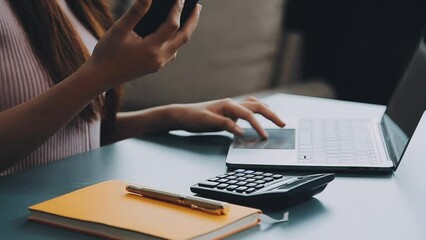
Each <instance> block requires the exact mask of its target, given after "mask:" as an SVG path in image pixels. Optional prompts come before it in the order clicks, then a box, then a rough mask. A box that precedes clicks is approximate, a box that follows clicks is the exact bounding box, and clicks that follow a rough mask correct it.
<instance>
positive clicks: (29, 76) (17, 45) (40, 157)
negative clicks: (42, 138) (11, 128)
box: [0, 0, 100, 176]
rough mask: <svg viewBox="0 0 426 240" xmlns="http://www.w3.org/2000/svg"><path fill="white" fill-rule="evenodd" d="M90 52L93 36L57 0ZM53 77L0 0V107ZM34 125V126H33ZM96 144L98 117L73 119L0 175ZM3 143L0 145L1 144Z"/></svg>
mask: <svg viewBox="0 0 426 240" xmlns="http://www.w3.org/2000/svg"><path fill="white" fill-rule="evenodd" d="M58 3H59V4H60V5H61V7H62V9H63V11H64V12H65V14H66V15H67V16H68V18H69V19H70V21H71V23H72V24H73V26H74V27H75V29H76V31H77V32H78V33H79V34H80V36H81V37H82V40H83V42H84V43H85V44H86V46H87V48H88V49H89V51H90V52H92V51H93V48H94V46H95V45H96V42H97V40H96V39H95V37H93V35H91V34H90V33H89V31H87V30H86V29H85V28H84V27H83V25H82V24H80V23H79V22H78V20H77V19H76V18H75V17H74V16H73V15H72V14H71V11H70V10H69V9H68V7H67V6H66V4H65V2H64V0H60V1H58ZM53 85H54V84H53V81H52V80H51V79H50V77H49V75H48V73H47V71H46V70H45V69H44V68H43V66H42V65H41V63H40V62H39V60H38V58H37V56H36V55H35V53H34V52H33V50H32V48H31V44H30V42H29V39H28V37H27V36H26V33H25V31H24V30H23V28H22V26H21V25H20V23H19V20H18V19H17V18H16V17H15V15H14V12H13V10H12V9H11V7H10V6H9V3H8V1H7V0H0V111H4V110H6V109H8V108H11V107H14V106H16V105H19V104H21V103H23V102H26V101H28V100H30V99H32V98H34V97H36V96H37V95H40V94H41V93H43V92H45V91H46V90H48V89H49V88H50V87H52V86H53ZM36 127H37V126H34V128H36ZM99 146H100V120H96V121H92V122H91V123H87V122H85V121H82V120H78V119H76V120H73V121H71V122H70V123H69V124H67V125H66V126H65V127H63V128H62V129H60V130H59V131H58V132H56V134H54V135H53V136H52V137H51V138H50V139H48V140H47V141H46V142H45V143H44V144H43V145H42V146H40V147H39V148H38V149H36V150H35V151H34V152H32V153H30V154H29V155H28V156H26V157H25V158H24V159H23V160H21V161H20V162H17V163H16V164H15V165H14V166H12V167H10V168H9V169H7V170H6V171H4V172H0V176H3V175H7V174H11V173H14V172H17V171H22V170H24V169H27V168H31V167H34V166H39V165H42V164H45V163H48V162H52V161H55V160H57V159H61V158H64V157H68V156H71V155H75V154H78V153H82V152H86V151H89V150H92V149H95V148H98V147H99ZM6 147H7V146H0V151H1V149H2V148H6Z"/></svg>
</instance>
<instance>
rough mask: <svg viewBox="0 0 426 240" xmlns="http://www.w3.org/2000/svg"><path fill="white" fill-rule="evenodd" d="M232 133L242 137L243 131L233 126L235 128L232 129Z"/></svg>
mask: <svg viewBox="0 0 426 240" xmlns="http://www.w3.org/2000/svg"><path fill="white" fill-rule="evenodd" d="M234 132H235V133H236V134H237V135H243V134H244V130H243V129H242V128H240V127H239V126H235V127H234Z"/></svg>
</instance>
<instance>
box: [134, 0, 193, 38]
mask: <svg viewBox="0 0 426 240" xmlns="http://www.w3.org/2000/svg"><path fill="white" fill-rule="evenodd" d="M179 1H180V0H179ZM198 1H199V0H186V1H185V4H184V7H183V11H182V15H181V18H180V26H181V27H182V26H183V25H184V24H185V22H186V20H188V18H189V16H190V15H191V13H192V11H193V10H194V8H195V6H196V5H197V3H198ZM175 3H176V0H152V3H151V7H150V8H149V10H148V12H147V13H146V14H145V16H144V17H143V18H142V19H141V20H140V21H139V23H138V24H137V25H136V27H135V28H134V29H133V30H134V31H135V32H136V33H137V34H139V36H141V37H146V36H148V35H149V34H151V33H153V32H155V31H156V30H157V28H158V27H160V25H161V24H162V23H163V22H165V21H166V19H167V18H168V16H169V14H170V10H171V9H172V7H173V6H174V4H175Z"/></svg>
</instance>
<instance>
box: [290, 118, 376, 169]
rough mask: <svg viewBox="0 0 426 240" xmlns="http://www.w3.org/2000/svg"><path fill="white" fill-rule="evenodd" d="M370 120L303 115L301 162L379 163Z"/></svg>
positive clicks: (299, 156)
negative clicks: (305, 116) (308, 116)
mask: <svg viewBox="0 0 426 240" xmlns="http://www.w3.org/2000/svg"><path fill="white" fill-rule="evenodd" d="M368 124H369V121H368V120H353V119H348V120H343V119H338V120H333V119H301V120H300V125H299V152H298V158H299V162H301V163H319V164H320V163H329V164H343V165H346V164H378V163H379V162H378V157H377V153H376V150H375V149H376V148H375V147H374V145H373V144H374V143H373V136H372V134H371V132H370V128H369V127H368Z"/></svg>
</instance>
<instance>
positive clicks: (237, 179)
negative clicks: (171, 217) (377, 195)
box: [191, 169, 335, 207]
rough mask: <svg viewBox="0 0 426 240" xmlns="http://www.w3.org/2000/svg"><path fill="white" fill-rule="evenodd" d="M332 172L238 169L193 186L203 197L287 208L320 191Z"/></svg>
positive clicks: (332, 177) (251, 204) (193, 190)
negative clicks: (289, 173)
mask: <svg viewBox="0 0 426 240" xmlns="http://www.w3.org/2000/svg"><path fill="white" fill-rule="evenodd" d="M334 177H335V175H334V174H333V173H322V174H314V175H304V176H284V175H282V174H277V173H270V172H261V171H255V170H248V169H237V170H235V171H232V172H228V173H225V174H223V175H219V176H216V177H213V178H210V179H207V180H206V181H203V182H200V183H198V184H195V185H193V186H191V191H192V192H194V193H197V194H198V195H200V196H203V197H207V198H212V199H217V200H222V201H227V202H231V203H236V204H244V205H249V206H260V207H261V206H268V207H274V206H277V207H288V206H292V205H294V204H297V203H299V202H302V201H305V200H308V199H310V198H311V197H312V196H313V195H315V194H318V193H320V192H321V191H322V190H324V189H325V187H326V186H327V184H328V183H329V182H330V181H332V180H333V179H334Z"/></svg>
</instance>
